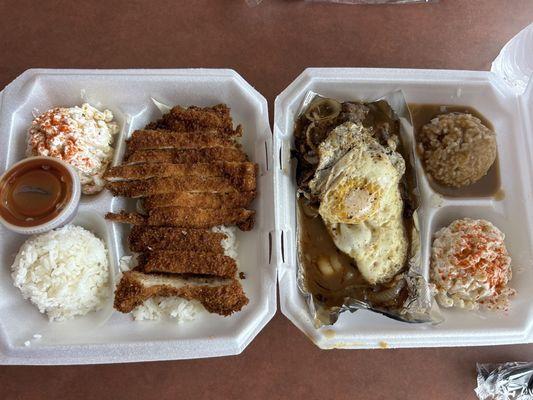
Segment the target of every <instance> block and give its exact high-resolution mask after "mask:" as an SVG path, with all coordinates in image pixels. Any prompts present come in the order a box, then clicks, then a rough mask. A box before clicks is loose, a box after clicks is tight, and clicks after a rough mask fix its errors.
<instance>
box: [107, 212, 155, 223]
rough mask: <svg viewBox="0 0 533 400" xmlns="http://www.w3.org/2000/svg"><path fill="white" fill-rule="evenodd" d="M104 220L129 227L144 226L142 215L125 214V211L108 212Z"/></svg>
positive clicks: (144, 218) (144, 221)
mask: <svg viewBox="0 0 533 400" xmlns="http://www.w3.org/2000/svg"><path fill="white" fill-rule="evenodd" d="M105 219H108V220H109V221H114V222H120V223H123V224H130V225H144V224H146V217H145V216H144V215H142V214H139V213H127V212H126V211H121V212H119V213H112V212H108V213H106V215H105Z"/></svg>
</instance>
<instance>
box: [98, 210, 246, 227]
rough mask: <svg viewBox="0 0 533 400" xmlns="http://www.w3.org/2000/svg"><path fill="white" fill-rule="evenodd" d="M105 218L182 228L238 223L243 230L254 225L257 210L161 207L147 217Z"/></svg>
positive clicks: (107, 216)
mask: <svg viewBox="0 0 533 400" xmlns="http://www.w3.org/2000/svg"><path fill="white" fill-rule="evenodd" d="M105 218H106V219H108V220H111V221H115V222H122V223H126V224H132V225H144V224H146V225H150V226H175V227H181V228H201V229H206V228H212V227H214V226H218V225H226V226H230V225H237V227H238V228H239V229H240V230H242V231H250V230H252V229H253V227H254V222H255V211H252V210H247V209H245V208H223V209H208V208H187V207H161V208H155V209H153V210H150V212H149V213H148V216H147V217H145V216H143V215H141V214H138V213H127V212H125V211H121V212H120V213H118V214H117V213H107V214H106V215H105Z"/></svg>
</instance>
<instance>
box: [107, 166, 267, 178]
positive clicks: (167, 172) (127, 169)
mask: <svg viewBox="0 0 533 400" xmlns="http://www.w3.org/2000/svg"><path fill="white" fill-rule="evenodd" d="M256 171H257V164H254V163H251V162H223V161H222V162H213V163H199V164H190V163H189V164H173V163H142V164H134V165H118V166H116V167H111V168H109V169H108V170H107V172H106V173H105V175H104V179H106V180H108V181H111V182H115V181H123V180H140V179H150V178H165V177H170V176H191V175H193V176H213V177H223V176H225V177H230V178H241V179H243V178H248V179H251V178H254V177H255V176H256Z"/></svg>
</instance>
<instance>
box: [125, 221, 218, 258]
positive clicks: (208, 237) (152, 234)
mask: <svg viewBox="0 0 533 400" xmlns="http://www.w3.org/2000/svg"><path fill="white" fill-rule="evenodd" d="M225 238H226V235H225V234H224V233H220V232H212V231H210V230H207V229H185V228H168V227H152V226H146V225H138V226H133V227H132V228H131V232H130V234H129V237H128V241H129V248H130V250H131V251H135V252H137V253H142V252H145V251H151V250H154V251H155V250H182V251H202V252H212V253H219V254H223V253H224V249H223V247H222V244H221V241H222V240H224V239H225Z"/></svg>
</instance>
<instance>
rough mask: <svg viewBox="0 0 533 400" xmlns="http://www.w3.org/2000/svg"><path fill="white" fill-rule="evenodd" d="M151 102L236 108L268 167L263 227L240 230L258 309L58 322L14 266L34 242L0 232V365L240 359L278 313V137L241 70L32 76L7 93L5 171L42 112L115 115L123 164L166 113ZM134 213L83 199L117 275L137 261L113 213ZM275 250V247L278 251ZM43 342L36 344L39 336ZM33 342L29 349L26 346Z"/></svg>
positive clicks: (1, 126) (83, 212)
mask: <svg viewBox="0 0 533 400" xmlns="http://www.w3.org/2000/svg"><path fill="white" fill-rule="evenodd" d="M151 98H154V99H157V100H158V101H160V102H162V103H165V104H169V105H174V104H180V105H184V106H187V105H197V106H211V105H214V104H217V103H226V104H227V105H228V106H230V107H231V114H232V117H233V120H234V123H235V125H237V124H242V125H243V128H244V135H243V139H242V143H243V146H244V149H245V151H246V153H247V154H248V155H249V156H250V158H251V160H252V161H255V162H257V163H258V164H259V171H260V174H259V178H258V198H257V199H256V200H255V201H254V203H253V204H252V208H253V209H255V210H256V212H257V214H256V224H255V227H254V229H253V230H252V231H251V232H240V231H239V232H238V233H237V239H238V244H239V249H238V264H239V267H240V270H241V271H243V272H245V274H246V279H245V280H242V281H241V282H242V284H243V287H244V290H245V292H246V294H247V296H248V298H249V299H250V303H249V304H248V305H247V306H246V307H245V308H244V309H243V310H242V311H241V312H239V313H236V314H234V315H232V316H230V317H226V318H224V317H221V316H218V315H214V314H209V313H207V312H203V313H201V314H200V315H198V316H197V318H196V320H194V321H192V322H187V323H183V324H177V323H176V322H173V321H157V322H154V321H133V320H132V318H131V316H130V315H124V314H121V313H119V312H116V311H114V310H113V308H112V301H113V296H112V293H111V292H110V297H109V302H108V304H106V306H105V307H104V309H102V310H100V311H98V312H95V313H90V314H88V315H87V316H84V317H80V318H76V319H74V320H71V321H68V322H61V323H50V322H48V318H47V317H46V316H45V315H43V314H40V313H39V311H38V310H37V308H36V307H35V306H33V305H32V304H31V303H30V302H29V301H27V300H24V299H23V298H22V296H21V294H20V292H19V291H18V289H17V288H15V287H14V286H13V282H12V279H11V276H10V266H11V264H12V263H13V260H14V257H15V254H16V253H17V251H18V249H19V247H20V246H21V245H22V243H23V242H24V240H25V239H26V238H27V237H25V236H22V235H17V234H14V233H12V232H9V231H7V230H6V229H5V228H0V265H1V268H0V293H1V295H0V364H92V363H112V362H133V361H148V360H169V359H187V358H200V357H215V356H223V355H232V354H238V353H240V352H241V351H242V350H243V349H244V348H245V347H246V346H247V345H248V344H249V343H250V342H251V340H252V339H253V338H254V337H255V336H256V335H257V333H258V332H259V331H260V330H261V329H262V328H263V327H264V326H265V325H266V323H267V322H268V321H269V320H270V319H271V318H272V317H273V315H274V313H275V312H276V267H275V266H276V258H275V257H276V256H275V255H271V247H272V248H274V246H275V243H274V242H273V241H274V240H275V237H274V235H273V234H272V233H273V229H274V209H273V174H272V171H271V157H272V134H271V130H270V127H269V121H268V108H267V102H266V100H265V98H264V97H263V96H261V94H259V93H258V92H257V91H256V90H255V89H254V88H253V87H251V86H250V85H249V84H248V83H247V82H246V81H245V80H244V79H243V78H242V77H241V76H240V75H238V74H237V73H236V72H234V71H232V70H216V69H213V70H206V69H181V70H180V69H177V70H46V69H34V70H28V71H26V72H24V73H23V74H22V75H20V76H19V77H18V78H17V79H16V80H15V81H13V82H12V83H11V84H9V85H8V86H7V87H6V88H5V89H4V90H3V91H2V92H1V93H0V132H1V134H0V172H1V171H3V170H5V169H7V168H8V167H10V166H11V165H13V164H14V163H16V162H17V161H19V160H20V159H22V158H24V152H25V146H26V132H27V129H28V127H29V126H30V123H31V121H32V119H33V115H32V113H33V112H34V110H37V111H38V112H44V111H46V110H48V109H50V108H52V107H55V106H72V105H80V104H81V103H82V102H85V101H87V102H89V103H90V104H92V105H93V106H96V107H98V108H104V107H105V108H109V109H110V110H111V111H112V112H113V114H114V115H115V118H116V120H117V121H118V122H119V124H120V125H121V131H120V133H119V134H118V135H117V138H116V139H115V145H114V146H115V149H116V150H115V155H114V159H113V164H115V165H116V164H118V163H120V160H121V159H122V155H123V152H124V144H125V139H126V138H127V137H128V136H129V135H130V133H131V132H132V131H134V130H135V129H139V128H142V127H144V126H145V125H146V124H147V123H148V122H149V121H153V120H155V119H157V118H159V116H160V111H159V110H158V109H157V107H156V106H155V105H154V103H153V102H152V100H151ZM123 208H126V209H130V210H131V209H132V208H134V201H132V200H128V199H123V198H113V197H112V196H111V194H110V193H109V192H108V191H106V190H104V191H103V192H101V193H99V194H97V195H94V196H82V199H81V202H80V206H79V213H78V215H77V217H76V219H75V220H74V221H73V223H76V224H79V225H81V226H83V227H85V228H87V229H89V230H91V231H92V232H93V233H95V234H96V235H97V236H99V237H100V238H102V240H104V241H105V243H106V245H107V248H108V250H109V261H110V265H111V269H112V274H111V277H112V278H111V289H110V290H111V291H112V290H113V286H114V282H115V274H116V273H118V265H117V264H118V260H119V259H120V257H121V256H123V255H127V254H129V251H128V249H127V243H126V239H127V229H128V228H127V226H126V225H121V224H117V223H110V222H108V221H106V220H105V219H104V218H103V216H104V214H105V213H106V212H108V211H115V212H116V211H119V210H121V209H123ZM270 246H271V247H270ZM34 334H37V335H41V336H42V337H40V338H33V335H34ZM25 343H26V345H25Z"/></svg>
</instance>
